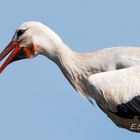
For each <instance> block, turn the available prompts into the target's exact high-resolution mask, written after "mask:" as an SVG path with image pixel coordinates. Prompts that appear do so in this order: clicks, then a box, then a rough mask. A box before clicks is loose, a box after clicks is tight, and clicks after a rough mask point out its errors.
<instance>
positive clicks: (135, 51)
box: [0, 22, 140, 132]
mask: <svg viewBox="0 0 140 140" xmlns="http://www.w3.org/2000/svg"><path fill="white" fill-rule="evenodd" d="M11 51H12V52H11ZM9 52H11V54H10V56H9V57H8V58H7V60H6V61H5V62H4V64H3V65H2V67H1V68H0V72H2V71H3V69H4V68H5V67H6V66H7V65H8V64H9V63H11V62H13V61H16V60H20V59H25V58H31V57H34V56H37V55H39V54H42V55H45V56H46V57H47V58H49V59H50V60H52V61H53V62H55V63H56V64H57V65H58V66H59V68H60V69H61V71H62V72H63V74H64V76H65V77H66V78H67V79H68V81H69V82H70V84H71V85H72V86H73V87H74V88H75V90H76V91H78V92H79V93H80V94H81V95H82V96H83V97H85V98H86V99H88V100H89V101H90V102H91V103H92V102H93V99H94V100H95V101H96V103H97V104H98V106H99V107H100V108H101V109H102V110H103V111H104V112H105V113H106V114H107V115H108V117H110V118H111V120H112V121H113V122H114V123H115V124H116V125H118V126H119V127H122V128H126V129H128V130H130V131H134V132H140V127H139V126H140V86H139V83H140V48H138V47H113V48H106V49H101V50H96V51H93V52H86V53H83V52H75V51H73V50H72V49H70V48H69V47H68V46H67V45H66V44H65V43H64V42H63V41H62V40H61V38H60V37H59V36H58V35H57V34H56V33H54V32H53V31H52V30H51V29H50V28H48V27H47V26H45V25H43V24H41V23H38V22H26V23H23V24H22V25H21V26H19V27H18V29H17V30H16V33H15V35H14V37H13V39H12V41H11V43H10V44H9V45H8V46H7V47H6V48H5V49H4V51H3V52H2V53H1V54H0V60H2V59H3V58H4V57H5V56H6V55H7V54H8V53H9Z"/></svg>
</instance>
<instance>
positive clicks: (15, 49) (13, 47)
mask: <svg viewBox="0 0 140 140" xmlns="http://www.w3.org/2000/svg"><path fill="white" fill-rule="evenodd" d="M19 45H20V42H19V41H11V42H10V43H9V44H8V46H7V47H6V48H5V49H4V50H3V51H2V53H1V54H0V61H1V60H2V59H3V58H4V57H6V56H7V55H8V54H9V53H10V52H11V51H12V52H11V54H10V55H9V56H8V58H7V59H6V61H5V62H4V63H3V65H2V66H1V67H0V73H1V72H2V71H3V70H4V69H5V67H6V66H7V65H8V64H9V63H10V62H11V61H12V60H13V59H14V57H15V56H16V55H17V54H18V52H19V51H20V50H21V48H20V47H19Z"/></svg>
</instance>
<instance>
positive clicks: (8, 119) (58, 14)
mask: <svg viewBox="0 0 140 140" xmlns="http://www.w3.org/2000/svg"><path fill="white" fill-rule="evenodd" d="M0 18H1V23H0V50H1V51H2V50H3V48H4V47H5V46H6V45H7V44H8V43H9V41H10V40H11V38H12V36H13V34H14V32H15V29H16V27H17V26H18V25H19V24H21V23H22V22H24V21H31V20H34V21H40V22H42V23H44V24H46V25H48V26H49V27H51V28H52V29H53V30H54V31H55V32H57V33H58V34H59V35H60V37H61V38H62V39H63V40H64V41H65V43H66V44H67V45H68V46H70V47H71V48H72V49H74V50H76V51H91V50H95V49H99V48H106V47H112V46H120V45H126V46H127V45H135V46H140V1H139V0H116V1H113V0H70V1H67V0H59V1H56V0H50V1H48V0H24V1H19V0H12V1H9V0H4V1H1V4H0ZM0 139H1V140H47V139H48V140H93V139H94V140H103V139H109V140H111V139H113V140H118V139H119V140H121V139H123V140H132V139H134V140H139V139H140V134H137V133H132V132H129V131H127V130H124V129H120V128H118V127H116V126H115V125H114V124H113V123H112V122H111V120H110V119H108V118H107V116H106V115H105V114H104V113H103V112H102V111H100V109H99V108H98V107H97V106H96V105H95V106H92V105H91V104H90V103H88V102H87V101H85V100H84V99H83V98H81V97H80V95H79V94H78V93H76V91H75V90H74V89H73V88H72V87H71V85H70V84H69V83H68V82H67V80H66V79H65V78H64V76H63V75H62V73H61V71H60V70H59V68H58V67H57V66H56V65H55V64H53V63H52V62H51V61H48V59H47V58H45V57H43V56H38V57H36V58H34V59H32V60H23V61H19V62H15V63H13V64H11V65H9V66H8V67H7V68H6V69H5V71H4V72H3V73H2V74H1V75H0Z"/></svg>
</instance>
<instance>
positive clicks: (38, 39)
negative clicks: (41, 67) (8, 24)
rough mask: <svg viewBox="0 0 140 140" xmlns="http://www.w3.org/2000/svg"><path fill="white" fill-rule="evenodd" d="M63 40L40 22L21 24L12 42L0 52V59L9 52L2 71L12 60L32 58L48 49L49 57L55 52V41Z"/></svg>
mask: <svg viewBox="0 0 140 140" xmlns="http://www.w3.org/2000/svg"><path fill="white" fill-rule="evenodd" d="M58 42H62V41H61V39H60V38H59V37H58V36H57V34H55V33H54V32H53V31H52V30H51V29H49V28H48V27H47V26H45V25H43V24H42V23H39V22H25V23H23V24H21V25H20V26H19V27H18V28H17V30H16V32H15V34H14V36H13V38H12V40H11V42H10V43H9V44H8V45H7V47H6V48H5V49H4V50H3V51H2V52H1V54H0V61H1V60H3V59H4V58H5V57H6V56H7V55H8V54H9V56H8V58H7V59H6V60H5V62H4V63H3V65H2V66H1V68H0V73H1V72H2V71H3V70H4V69H5V67H6V66H7V65H8V64H10V63H11V62H14V61H17V60H21V59H27V58H32V57H34V56H36V55H38V54H43V53H44V51H46V54H47V55H48V57H52V55H53V54H54V52H53V51H54V50H56V49H55V48H54V46H55V43H58Z"/></svg>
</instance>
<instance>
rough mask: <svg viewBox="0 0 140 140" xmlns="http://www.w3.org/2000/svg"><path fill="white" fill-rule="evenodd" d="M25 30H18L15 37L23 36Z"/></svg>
mask: <svg viewBox="0 0 140 140" xmlns="http://www.w3.org/2000/svg"><path fill="white" fill-rule="evenodd" d="M26 30H27V29H26ZM26 30H18V31H17V37H19V36H21V35H23V34H24V32H25V31H26Z"/></svg>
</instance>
